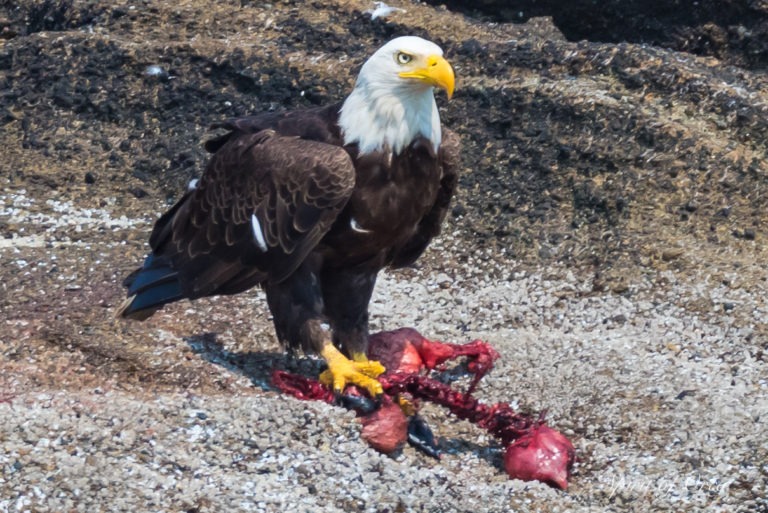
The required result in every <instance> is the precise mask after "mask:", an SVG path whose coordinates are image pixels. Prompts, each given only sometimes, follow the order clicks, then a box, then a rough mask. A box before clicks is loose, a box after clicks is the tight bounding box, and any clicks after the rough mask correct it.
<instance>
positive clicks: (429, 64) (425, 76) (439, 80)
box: [400, 55, 456, 100]
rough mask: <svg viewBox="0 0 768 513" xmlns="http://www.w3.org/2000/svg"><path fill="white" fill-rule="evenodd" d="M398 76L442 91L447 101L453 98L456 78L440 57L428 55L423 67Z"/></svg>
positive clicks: (451, 69)
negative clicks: (424, 83)
mask: <svg viewBox="0 0 768 513" xmlns="http://www.w3.org/2000/svg"><path fill="white" fill-rule="evenodd" d="M400 76H401V77H403V78H415V79H418V80H421V81H422V82H426V83H427V84H429V85H431V86H434V87H439V88H441V89H444V90H445V93H446V94H447V95H448V99H449V100H450V99H451V96H453V87H454V85H455V80H456V78H455V76H454V74H453V68H452V67H451V65H450V64H448V61H447V60H445V59H444V58H443V56H442V55H430V56H429V57H427V59H426V66H425V67H423V68H417V69H413V70H411V71H403V72H401V73H400Z"/></svg>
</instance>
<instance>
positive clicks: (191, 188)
mask: <svg viewBox="0 0 768 513" xmlns="http://www.w3.org/2000/svg"><path fill="white" fill-rule="evenodd" d="M195 189H197V178H193V179H192V180H190V181H189V183H188V184H187V190H188V191H194V190H195Z"/></svg>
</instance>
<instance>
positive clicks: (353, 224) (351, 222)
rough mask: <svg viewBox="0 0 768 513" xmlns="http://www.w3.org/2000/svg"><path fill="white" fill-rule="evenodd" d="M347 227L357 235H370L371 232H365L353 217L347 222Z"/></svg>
mask: <svg viewBox="0 0 768 513" xmlns="http://www.w3.org/2000/svg"><path fill="white" fill-rule="evenodd" d="M349 227H350V228H352V229H353V230H354V231H356V232H357V233H371V230H366V229H365V228H363V227H362V226H360V224H359V223H358V222H357V219H355V218H354V217H353V218H352V219H350V220H349Z"/></svg>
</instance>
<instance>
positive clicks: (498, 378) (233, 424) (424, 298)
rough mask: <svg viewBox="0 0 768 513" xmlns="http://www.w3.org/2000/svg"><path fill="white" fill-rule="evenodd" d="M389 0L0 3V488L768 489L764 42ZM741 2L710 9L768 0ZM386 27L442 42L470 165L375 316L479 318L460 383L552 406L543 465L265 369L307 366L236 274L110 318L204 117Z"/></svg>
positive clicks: (53, 499)
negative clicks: (452, 71)
mask: <svg viewBox="0 0 768 513" xmlns="http://www.w3.org/2000/svg"><path fill="white" fill-rule="evenodd" d="M391 3H392V4H393V5H397V6H400V7H403V8H404V9H406V12H405V13H397V14H394V15H393V16H392V17H390V18H389V19H387V20H386V21H382V20H375V21H371V20H370V19H369V16H368V15H366V14H365V13H364V11H365V10H367V9H370V8H371V7H372V5H371V4H369V3H368V2H362V1H353V0H349V1H339V2H315V3H305V2H293V1H281V2H274V3H272V4H262V3H259V2H247V1H243V2H204V1H201V0H181V1H178V2H152V1H138V2H127V1H123V0H118V1H117V2H110V3H106V2H93V1H85V0H75V1H66V0H62V1H45V2H40V1H28V0H21V1H20V2H15V3H5V4H2V6H0V96H1V97H2V101H0V145H1V147H2V148H3V152H2V159H0V187H1V189H0V258H1V259H2V262H3V265H2V267H1V268H0V350H1V351H2V357H1V358H2V359H0V369H1V372H0V415H2V416H3V418H4V419H5V421H4V422H3V423H0V468H2V476H1V477H0V511H24V510H25V509H26V510H29V511H66V510H74V511H99V510H111V511H190V512H192V511H197V512H203V511H211V512H213V511H287V510H291V511H510V510H514V511H585V512H586V511H597V510H600V511H651V510H674V511H702V510H705V509H706V510H707V511H723V512H726V511H728V512H730V511H749V512H765V511H766V509H768V503H767V502H766V499H765V497H766V495H767V494H768V467H766V461H768V445H767V444H768V443H767V442H766V440H768V428H766V419H768V378H766V376H768V364H766V361H765V360H766V356H765V353H766V350H768V342H766V341H768V324H767V323H766V319H768V304H767V302H766V297H768V270H766V265H765V262H766V261H768V254H767V253H768V251H767V250H766V244H765V240H766V228H767V227H768V204H767V203H768V162H767V161H766V150H767V145H768V93H767V91H768V79H766V77H765V75H764V72H763V71H761V69H763V70H764V66H765V57H764V55H765V53H764V50H759V48H758V49H757V50H755V52H753V54H751V55H753V58H752V60H749V59H746V58H743V59H740V58H738V55H741V54H738V52H736V53H734V52H735V50H733V48H734V46H733V45H731V46H729V47H728V48H730V49H731V50H729V51H728V52H724V53H717V52H710V51H698V50H696V49H695V48H694V49H691V48H687V49H688V50H691V51H694V52H696V53H699V54H700V55H694V54H693V53H685V52H684V51H681V50H686V48H685V47H684V46H674V45H670V44H665V42H664V41H657V42H658V44H659V45H660V46H654V45H652V44H640V43H639V42H632V41H635V40H634V39H631V38H630V37H629V34H630V31H629V30H628V31H627V38H626V39H624V40H622V39H621V38H618V39H616V38H612V39H611V38H606V37H603V36H601V35H599V34H596V35H595V37H593V38H591V37H590V36H589V34H584V35H581V36H580V37H578V38H574V37H573V35H572V34H571V33H567V31H566V29H565V28H563V26H562V24H560V23H559V21H558V20H557V19H555V21H554V22H553V21H552V19H551V18H541V17H532V18H530V19H528V21H527V22H525V23H506V22H502V21H499V19H494V20H490V19H488V18H483V17H480V18H472V17H468V15H467V14H466V13H462V12H459V11H458V10H456V11H455V12H452V11H450V10H448V9H446V8H444V7H433V6H430V5H425V4H418V3H410V2H401V3H396V2H391ZM542 4H545V3H542ZM616 4H617V2H613V3H611V2H607V3H606V6H607V7H610V6H612V5H616ZM749 4H750V6H751V7H750V9H752V11H748V12H747V13H746V14H744V15H743V16H744V18H743V19H738V18H727V19H725V18H723V20H724V23H725V24H726V25H725V26H728V27H737V28H736V29H733V30H736V32H733V34H738V27H739V26H743V27H746V28H747V29H748V30H755V31H758V30H760V27H761V26H764V25H760V23H761V18H760V14H759V13H760V12H764V11H765V7H764V5H763V4H764V2H750V3H749ZM449 5H450V4H449ZM574 5H578V3H575V4H574ZM632 5H634V4H632ZM706 5H707V6H709V4H708V3H707V4H706ZM452 7H453V6H452ZM601 12H604V11H601ZM728 12H729V13H730V12H731V11H728ZM539 14H547V13H539ZM550 16H552V15H550ZM583 16H584V17H585V20H587V18H586V16H587V14H583ZM729 16H730V14H729ZM598 21H599V20H598ZM598 21H595V19H593V20H592V23H593V24H597V23H598ZM585 24H586V25H588V23H587V21H585ZM692 26H693V25H692ZM696 26H698V25H696ZM558 27H561V28H558ZM672 28H674V27H671V28H670V31H672ZM561 29H562V31H561ZM713 30H714V29H713ZM730 30H731V29H727V30H726V32H727V34H732V32H730ZM564 32H566V33H565V34H564ZM672 32H673V31H672ZM672 32H670V33H672ZM402 34H416V35H422V36H425V37H428V38H430V39H432V40H434V41H436V42H438V43H439V44H440V45H441V46H442V47H443V48H444V50H445V53H446V55H447V56H448V58H449V60H450V61H451V62H452V63H453V64H454V66H455V68H456V73H457V77H458V87H457V91H456V94H455V96H454V99H453V100H452V101H450V102H447V101H445V98H444V97H442V96H441V97H439V98H438V103H439V105H440V108H441V112H442V117H443V120H444V122H445V123H446V124H447V125H448V126H450V127H452V128H453V129H454V130H456V131H458V132H459V133H460V134H461V136H462V138H463V141H464V160H463V168H464V169H463V175H462V178H461V189H460V192H459V195H458V197H457V199H456V202H455V206H454V208H453V211H452V215H451V216H449V219H448V220H447V224H446V227H445V230H444V234H443V236H441V238H440V239H439V240H437V241H436V243H435V244H434V245H433V247H432V248H431V249H430V250H429V252H428V253H427V254H426V255H425V257H424V258H423V259H422V260H421V261H420V262H419V263H418V265H417V266H416V267H414V268H412V269H406V270H404V271H399V272H397V273H385V274H384V275H383V276H382V279H381V281H380V285H379V286H378V288H377V291H376V294H375V297H374V302H373V305H372V316H373V328H374V329H375V330H379V329H394V328H397V327H401V326H414V327H416V328H417V329H418V330H419V331H420V332H422V333H423V334H424V335H426V336H428V337H430V338H435V339H443V340H446V341H452V342H467V341H469V340H471V339H473V338H481V339H484V340H487V341H488V342H490V343H492V344H493V345H494V347H496V349H497V350H499V352H500V353H501V360H500V363H499V367H498V368H497V369H496V370H494V372H493V373H492V374H490V375H489V376H488V377H486V378H485V380H484V381H483V384H482V386H481V387H480V389H479V390H478V392H477V393H478V395H479V396H480V397H482V398H484V399H486V400H488V401H489V402H496V401H511V402H516V403H517V404H519V406H520V407H521V408H522V409H525V410H529V411H539V410H542V409H548V410H549V417H548V418H549V421H550V424H551V425H552V426H553V427H555V428H556V429H558V430H560V431H562V432H563V433H565V434H566V435H567V436H568V437H569V438H570V439H572V440H573V441H574V444H575V446H576V449H577V451H578V453H579V458H580V461H579V463H578V464H577V467H576V471H575V473H574V476H573V480H572V483H571V485H570V487H569V489H568V492H567V493H560V492H556V491H554V490H552V489H549V488H547V487H546V486H544V485H540V484H535V483H522V482H517V481H509V480H508V479H507V477H506V474H505V473H504V470H503V464H502V451H501V450H500V448H498V447H495V446H494V445H493V442H492V440H490V439H489V438H488V437H487V436H486V435H484V434H483V433H482V432H480V431H479V430H476V429H474V428H472V427H471V426H468V425H466V424H464V423H461V422H458V421H456V420H455V419H451V418H450V417H448V416H446V415H445V413H444V412H441V411H440V410H438V409H432V410H429V409H428V410H427V412H426V413H425V415H426V416H427V417H428V419H429V422H430V424H431V425H432V426H433V428H435V431H436V434H437V435H438V436H440V437H442V438H443V443H444V447H445V449H446V451H445V456H444V457H443V459H442V460H441V461H439V462H436V461H433V460H430V459H428V458H426V457H423V456H421V455H420V454H418V453H415V452H414V451H413V450H412V449H409V448H406V449H405V450H404V451H403V454H402V455H401V456H400V457H399V458H398V459H390V458H387V457H383V456H380V455H378V454H377V453H375V452H373V451H372V450H371V449H370V448H368V446H367V444H366V443H365V442H364V441H363V440H362V439H361V438H360V426H359V425H358V423H357V422H356V421H355V419H354V417H353V415H352V414H350V413H346V412H344V411H341V410H338V409H335V408H332V407H330V406H328V405H322V404H317V405H315V404H308V403H301V402H298V401H293V400H290V399H286V398H283V397H281V396H279V395H277V394H275V393H274V392H272V391H270V390H267V389H266V388H268V387H267V386H266V385H267V377H268V376H269V373H270V371H271V369H272V368H274V367H291V368H292V369H293V370H296V369H297V368H298V369H299V370H303V371H305V372H316V371H317V368H318V365H317V363H316V362H315V361H312V360H300V361H298V362H294V361H289V360H287V359H286V357H285V356H284V354H283V353H282V352H281V351H280V348H279V346H278V345H277V343H276V340H275V338H274V335H273V334H272V328H271V326H270V320H269V316H268V313H267V311H266V308H265V305H264V302H263V300H262V299H263V298H262V295H261V293H260V292H258V291H254V292H253V293H252V294H244V295H241V296H238V297H235V298H217V299H210V300H209V299H206V300H200V301H197V302H195V303H182V304H178V305H173V306H172V307H169V308H166V309H165V310H163V311H162V312H161V313H159V314H158V315H156V316H155V317H154V318H152V319H151V320H149V321H147V322H145V323H127V322H119V321H116V320H114V319H113V318H112V314H113V311H114V308H115V305H117V304H119V302H120V301H121V299H122V294H123V292H122V290H121V286H120V281H121V279H122V277H123V276H124V275H125V274H126V273H127V272H129V271H130V270H131V269H133V268H134V267H135V266H136V265H137V264H138V263H140V262H141V259H142V258H143V255H144V254H145V252H146V250H147V246H146V240H147V238H148V235H149V231H150V230H151V227H152V223H153V222H154V220H155V219H156V218H157V216H158V215H159V214H161V213H162V212H163V211H164V209H166V208H167V207H168V205H169V203H171V202H172V201H173V200H174V199H175V198H176V197H178V196H179V194H180V193H181V191H182V190H183V189H184V188H185V187H186V184H187V182H188V181H189V180H190V179H193V178H195V177H196V176H198V174H199V172H200V170H201V168H202V166H203V165H204V162H205V155H204V152H203V150H202V145H201V143H202V141H204V140H205V139H206V138H207V137H208V136H209V133H208V131H207V127H208V126H209V125H210V124H212V123H213V122H215V121H218V120H220V119H222V118H226V117H229V116H234V115H239V114H245V113H250V112H255V111H260V110H274V109H285V108H296V107H302V106H310V105H315V104H323V103H326V102H328V101H332V100H337V99H339V98H341V97H343V95H344V94H345V92H347V91H349V89H350V88H351V86H352V83H353V81H354V77H355V75H356V72H357V70H358V69H359V67H360V65H361V64H362V62H363V61H364V60H365V58H366V57H367V56H368V55H369V54H370V53H371V52H372V51H373V49H375V48H376V47H377V46H378V45H380V44H382V43H383V42H385V41H386V40H388V39H390V38H392V37H394V36H397V35H402ZM729 37H730V36H729ZM745 37H746V36H745ZM571 39H579V40H578V41H577V42H574V41H570V40H571ZM745 40H746V39H745ZM757 40H759V38H758V39H757ZM763 41H764V40H763ZM648 42H650V43H654V41H648ZM745 44H746V43H745ZM760 51H763V53H760ZM761 55H762V57H760V56H761ZM721 59H722V60H721ZM760 59H762V60H760ZM352 462H354V463H352Z"/></svg>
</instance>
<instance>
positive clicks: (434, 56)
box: [339, 36, 454, 154]
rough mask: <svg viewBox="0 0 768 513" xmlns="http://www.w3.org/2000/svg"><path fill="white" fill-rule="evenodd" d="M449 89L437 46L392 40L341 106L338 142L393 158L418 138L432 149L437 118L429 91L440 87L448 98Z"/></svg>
mask: <svg viewBox="0 0 768 513" xmlns="http://www.w3.org/2000/svg"><path fill="white" fill-rule="evenodd" d="M453 86H454V75H453V69H452V68H451V65H450V64H448V61H446V60H445V59H444V58H443V51H442V50H441V49H440V47H439V46H437V45H436V44H434V43H432V42H430V41H427V40H426V39H422V38H420V37H415V36H405V37H398V38H396V39H393V40H392V41H390V42H389V43H387V44H385V45H384V46H382V47H381V48H379V49H378V50H377V51H376V53H374V54H373V55H372V56H371V57H370V58H369V59H368V60H367V61H366V62H365V64H363V68H362V69H361V70H360V74H359V75H358V77H357V82H356V83H355V88H354V90H353V91H352V93H351V94H350V95H349V97H348V98H347V99H346V100H345V101H344V105H343V106H342V107H341V113H340V117H339V125H340V126H341V129H342V131H343V134H344V144H352V143H357V145H358V147H359V149H360V153H361V154H364V153H371V152H374V151H377V150H382V149H389V150H390V151H392V152H393V153H394V154H398V153H400V152H401V151H402V150H403V149H405V148H406V147H407V146H408V145H409V144H410V143H411V142H412V141H413V140H414V139H415V138H416V137H418V136H420V135H421V136H424V137H426V138H427V139H429V140H430V141H432V144H433V146H434V148H435V150H437V148H438V147H439V146H440V140H441V139H440V138H441V134H440V116H439V114H438V112H437V105H436V104H435V97H434V93H433V91H434V88H435V87H439V88H441V89H444V90H445V92H446V93H447V94H448V98H450V97H451V95H452V94H453Z"/></svg>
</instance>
